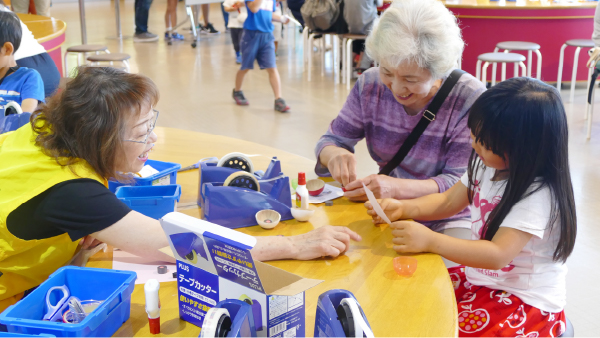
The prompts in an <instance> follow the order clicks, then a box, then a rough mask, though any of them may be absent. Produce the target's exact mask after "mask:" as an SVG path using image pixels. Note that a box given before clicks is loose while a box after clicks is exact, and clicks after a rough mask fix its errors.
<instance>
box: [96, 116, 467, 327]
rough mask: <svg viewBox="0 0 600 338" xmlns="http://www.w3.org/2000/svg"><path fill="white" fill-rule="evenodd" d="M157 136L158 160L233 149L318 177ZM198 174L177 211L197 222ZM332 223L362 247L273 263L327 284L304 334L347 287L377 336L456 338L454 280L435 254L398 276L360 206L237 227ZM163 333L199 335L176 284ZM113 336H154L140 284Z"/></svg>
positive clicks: (293, 164) (282, 231) (310, 296)
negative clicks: (321, 307)
mask: <svg viewBox="0 0 600 338" xmlns="http://www.w3.org/2000/svg"><path fill="white" fill-rule="evenodd" d="M156 133H157V135H158V137H159V139H158V142H157V144H156V147H155V151H154V152H153V153H152V154H151V157H152V158H153V159H156V160H162V161H171V162H178V163H181V164H182V166H186V165H189V164H192V163H194V162H196V161H198V160H199V159H200V158H204V157H211V156H217V157H221V156H223V155H225V154H227V153H230V152H234V151H237V152H242V153H246V154H262V155H265V156H266V157H253V158H252V162H253V163H254V165H255V168H257V169H262V170H264V169H266V167H267V165H268V163H269V161H270V158H271V157H272V156H277V157H278V158H279V159H280V160H281V164H282V168H283V171H284V172H285V173H286V174H287V175H289V176H294V175H296V173H297V172H298V171H306V172H307V173H308V176H309V177H310V176H314V171H313V169H314V164H315V163H314V161H313V160H309V159H306V158H303V157H300V156H297V155H293V154H290V153H287V152H284V151H281V150H276V149H274V148H270V147H267V146H262V145H258V144H254V143H251V142H246V141H241V140H236V139H232V138H228V137H224V136H216V135H209V134H202V133H196V132H190V131H184V130H178V129H170V128H160V127H159V128H156ZM198 180H199V174H198V171H197V170H194V171H190V172H182V173H179V174H178V177H177V183H178V184H180V185H181V186H182V191H183V194H182V196H181V201H180V204H179V210H180V211H181V212H183V213H186V214H188V215H191V216H195V217H199V216H200V210H199V209H198V207H197V205H195V203H196V198H197V191H198ZM328 224H332V225H344V226H347V227H349V228H350V229H352V230H354V231H356V232H358V233H359V234H360V235H361V236H362V238H363V240H362V242H355V243H352V246H351V247H350V249H349V251H348V252H347V253H346V254H345V255H343V256H340V257H338V258H335V259H318V260H312V261H276V262H269V264H271V265H273V266H276V267H279V268H282V269H285V270H287V271H290V272H293V273H295V274H298V275H300V276H303V277H307V278H316V279H322V280H324V281H325V282H323V283H321V284H320V285H318V286H316V287H314V288H312V289H310V290H308V291H307V292H306V335H307V336H312V335H313V332H314V321H315V311H316V305H317V298H318V296H319V295H320V294H321V293H323V292H325V291H327V290H330V289H337V288H340V289H347V290H349V291H351V292H353V293H354V295H355V296H356V297H357V299H358V301H359V302H360V304H361V306H362V307H363V310H364V312H365V313H366V315H367V317H368V320H369V322H370V324H371V326H372V328H373V332H374V333H375V335H376V336H379V337H381V336H436V337H445V336H456V335H457V332H458V331H457V325H456V318H457V308H456V301H455V298H454V291H453V288H452V283H451V281H450V278H449V276H448V273H447V270H446V268H445V267H444V264H443V262H442V260H441V258H440V256H438V255H434V254H420V255H415V257H416V258H417V259H418V268H417V271H416V272H415V274H414V275H413V276H412V277H411V278H403V277H399V276H398V275H397V274H396V273H395V272H394V270H393V268H392V259H393V258H394V257H395V256H396V253H395V252H394V251H393V250H392V244H391V238H392V237H391V234H390V231H389V230H388V229H387V226H384V227H375V226H373V224H372V223H371V220H370V217H368V215H367V214H366V212H365V211H364V208H363V206H362V205H361V204H357V203H353V202H350V201H348V200H347V199H344V198H341V199H337V200H335V201H334V205H333V206H330V207H327V206H324V205H323V204H320V205H317V211H316V212H315V215H314V216H313V217H312V218H311V223H299V222H297V221H295V220H292V221H284V222H282V223H281V224H279V225H278V226H277V227H276V228H275V229H273V230H263V229H262V228H260V227H258V226H254V227H249V228H242V229H238V230H240V231H242V232H244V233H247V234H250V235H253V236H268V235H286V236H287V235H295V234H301V233H305V232H308V231H310V230H312V229H314V228H318V227H322V226H325V225H328ZM88 266H90V267H101V268H111V267H112V254H111V253H106V254H102V253H100V254H98V255H96V256H95V257H94V258H92V261H90V263H89V264H88ZM160 300H161V304H162V310H161V330H162V333H161V335H163V336H194V337H196V336H198V334H199V332H200V328H198V327H196V326H194V325H192V324H190V323H187V322H185V321H182V320H180V319H179V313H178V304H177V283H176V282H169V283H161V291H160ZM116 336H150V333H149V330H148V319H147V315H146V312H145V311H144V292H143V285H138V286H136V287H135V291H134V292H133V295H132V304H131V318H130V319H129V320H128V321H127V322H126V323H125V324H124V325H123V326H122V327H121V329H119V331H117V333H116Z"/></svg>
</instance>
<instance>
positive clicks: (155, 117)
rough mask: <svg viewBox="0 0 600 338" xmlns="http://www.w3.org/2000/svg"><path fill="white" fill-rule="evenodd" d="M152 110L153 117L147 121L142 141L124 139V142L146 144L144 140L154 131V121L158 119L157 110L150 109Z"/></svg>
mask: <svg viewBox="0 0 600 338" xmlns="http://www.w3.org/2000/svg"><path fill="white" fill-rule="evenodd" d="M152 111H153V112H154V119H150V120H149V121H148V124H147V127H148V133H147V134H146V136H145V137H144V140H143V141H136V140H125V141H126V142H134V143H141V144H146V142H147V141H148V137H150V134H152V132H153V131H154V128H155V127H156V121H157V120H158V114H159V112H158V110H156V109H152Z"/></svg>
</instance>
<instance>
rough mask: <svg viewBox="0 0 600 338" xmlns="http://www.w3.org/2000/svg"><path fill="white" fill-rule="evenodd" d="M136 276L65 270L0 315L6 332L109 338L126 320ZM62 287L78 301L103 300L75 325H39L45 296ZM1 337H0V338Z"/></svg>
mask: <svg viewBox="0 0 600 338" xmlns="http://www.w3.org/2000/svg"><path fill="white" fill-rule="evenodd" d="M136 278H137V275H136V273H135V272H133V271H120V270H107V269H93V268H80V267H74V266H65V267H62V268H60V269H58V270H57V271H56V272H55V273H53V274H52V275H50V277H48V279H47V280H46V281H45V282H44V283H42V284H41V285H40V286H39V287H38V288H37V289H35V290H34V291H33V292H32V293H30V294H29V295H27V297H25V298H23V299H22V300H21V301H19V302H18V303H17V304H15V305H12V306H10V307H9V308H8V309H6V310H5V311H4V312H2V314H0V323H2V324H4V325H6V327H7V329H8V332H11V333H20V334H28V335H39V334H44V333H45V334H52V335H55V336H57V337H110V336H112V335H113V334H114V333H115V332H116V331H117V330H118V329H119V328H120V327H121V325H123V323H124V322H125V321H127V319H129V310H130V308H131V293H132V292H133V288H134V286H135V284H134V281H135V279H136ZM62 285H66V286H67V287H68V288H69V291H70V293H71V295H72V296H75V297H77V298H79V299H81V300H89V299H95V300H103V301H104V302H103V303H102V304H100V306H98V308H97V309H95V310H94V311H93V312H92V313H90V314H89V315H88V316H87V317H85V319H84V320H83V321H82V322H81V323H78V324H66V323H59V322H48V321H43V320H42V317H43V316H44V314H45V313H46V293H47V292H48V290H49V289H50V288H51V287H53V286H62ZM1 334H2V333H0V335H1Z"/></svg>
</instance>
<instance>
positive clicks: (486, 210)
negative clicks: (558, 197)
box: [461, 167, 567, 312]
mask: <svg viewBox="0 0 600 338" xmlns="http://www.w3.org/2000/svg"><path fill="white" fill-rule="evenodd" d="M494 173H495V170H494V169H492V168H487V167H483V168H482V169H480V170H479V171H478V177H477V180H476V181H475V183H476V184H477V185H476V186H475V187H474V194H473V204H472V205H471V220H472V226H471V231H472V234H471V239H473V240H478V239H480V238H481V231H482V228H483V224H484V223H483V221H482V216H484V219H485V221H487V219H488V217H489V215H490V213H491V212H492V210H493V209H494V207H495V206H496V205H498V203H500V200H501V198H502V193H503V192H504V188H505V183H506V181H496V182H493V181H492V180H491V179H492V177H493V176H494ZM461 182H462V184H464V185H465V186H466V187H468V186H469V179H468V176H467V173H465V174H464V175H463V177H462V178H461ZM534 185H535V186H538V185H537V184H535V183H534ZM534 185H532V187H531V188H530V189H529V190H528V191H532V190H533V189H534V188H535V187H534ZM550 213H551V194H550V189H549V188H548V187H544V188H542V189H540V190H539V191H537V192H535V193H533V194H532V195H530V196H528V197H526V198H524V199H522V200H521V201H519V203H517V204H515V205H514V206H513V207H512V209H511V211H510V212H509V213H508V215H506V218H505V219H504V221H503V222H502V224H501V225H500V226H501V227H507V228H513V229H517V230H520V231H523V232H526V233H530V234H532V235H533V236H532V237H531V239H530V240H529V242H528V243H527V244H526V245H525V247H524V248H523V250H522V251H521V252H520V253H519V254H518V255H517V257H515V259H513V261H512V262H510V264H509V265H508V266H506V267H505V268H503V269H501V270H486V269H477V268H471V267H467V268H466V269H465V272H466V276H467V280H468V281H469V283H471V284H473V285H478V286H486V287H488V288H491V289H495V290H503V291H506V292H509V293H512V294H513V295H515V296H517V297H519V298H520V299H521V300H522V301H523V302H525V303H526V304H529V305H531V306H533V307H536V308H538V309H540V310H543V311H546V312H560V311H562V310H563V309H564V307H565V304H566V275H567V266H566V265H565V264H563V263H561V262H555V261H553V259H552V256H553V254H554V250H555V249H556V247H557V245H558V241H559V238H560V225H559V224H554V226H553V227H552V231H550V229H549V228H548V220H549V219H550Z"/></svg>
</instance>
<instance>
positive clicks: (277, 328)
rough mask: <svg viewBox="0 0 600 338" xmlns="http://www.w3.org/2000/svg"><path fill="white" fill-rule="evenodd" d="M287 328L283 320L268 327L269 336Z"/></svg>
mask: <svg viewBox="0 0 600 338" xmlns="http://www.w3.org/2000/svg"><path fill="white" fill-rule="evenodd" d="M286 329H287V323H286V322H283V323H281V324H277V325H275V326H273V327H272V328H270V329H269V336H274V335H276V334H278V333H279V332H282V331H285V330H286Z"/></svg>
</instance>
